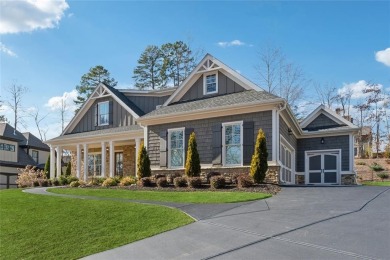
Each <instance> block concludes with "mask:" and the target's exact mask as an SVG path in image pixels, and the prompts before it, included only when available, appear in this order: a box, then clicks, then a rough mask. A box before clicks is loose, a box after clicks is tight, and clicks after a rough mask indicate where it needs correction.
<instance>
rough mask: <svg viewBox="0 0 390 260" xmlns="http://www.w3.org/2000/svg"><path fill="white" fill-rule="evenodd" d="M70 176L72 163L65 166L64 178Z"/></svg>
mask: <svg viewBox="0 0 390 260" xmlns="http://www.w3.org/2000/svg"><path fill="white" fill-rule="evenodd" d="M71 174H72V163H71V162H70V161H69V162H68V164H67V165H66V171H65V176H70V175H71Z"/></svg>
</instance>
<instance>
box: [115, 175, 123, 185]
mask: <svg viewBox="0 0 390 260" xmlns="http://www.w3.org/2000/svg"><path fill="white" fill-rule="evenodd" d="M113 179H114V180H115V182H116V183H117V184H118V183H121V180H122V177H120V176H115V177H114V178H113Z"/></svg>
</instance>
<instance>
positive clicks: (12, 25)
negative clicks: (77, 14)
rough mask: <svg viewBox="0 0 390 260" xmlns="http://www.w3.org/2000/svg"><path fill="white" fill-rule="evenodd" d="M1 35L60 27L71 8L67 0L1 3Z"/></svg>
mask: <svg viewBox="0 0 390 260" xmlns="http://www.w3.org/2000/svg"><path fill="white" fill-rule="evenodd" d="M0 8H1V9H2V12H1V16H0V34H6V33H19V32H31V31H34V30H38V29H46V28H53V27H55V26H57V25H58V23H59V21H60V20H61V19H62V17H63V16H64V12H65V10H66V9H68V8H69V5H68V4H67V3H66V1H65V0H56V1H52V0H16V1H0Z"/></svg>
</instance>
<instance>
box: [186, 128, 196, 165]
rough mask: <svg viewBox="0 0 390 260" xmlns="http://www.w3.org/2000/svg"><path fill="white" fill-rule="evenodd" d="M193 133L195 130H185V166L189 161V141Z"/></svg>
mask: <svg viewBox="0 0 390 260" xmlns="http://www.w3.org/2000/svg"><path fill="white" fill-rule="evenodd" d="M192 132H194V128H186V129H185V130H184V165H185V163H186V161H187V150H188V140H190V135H191V133H192Z"/></svg>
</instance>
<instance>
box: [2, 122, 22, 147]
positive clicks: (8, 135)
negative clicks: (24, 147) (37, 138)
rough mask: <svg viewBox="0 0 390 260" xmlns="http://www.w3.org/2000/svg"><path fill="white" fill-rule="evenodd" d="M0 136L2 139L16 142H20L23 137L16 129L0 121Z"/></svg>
mask: <svg viewBox="0 0 390 260" xmlns="http://www.w3.org/2000/svg"><path fill="white" fill-rule="evenodd" d="M0 136H1V137H2V138H4V139H9V140H12V141H16V142H21V141H23V140H24V139H25V137H24V136H23V135H22V134H21V133H20V132H19V131H18V130H15V128H13V127H12V126H10V125H9V124H8V123H3V122H2V123H0Z"/></svg>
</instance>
